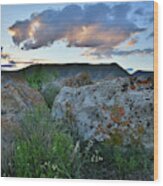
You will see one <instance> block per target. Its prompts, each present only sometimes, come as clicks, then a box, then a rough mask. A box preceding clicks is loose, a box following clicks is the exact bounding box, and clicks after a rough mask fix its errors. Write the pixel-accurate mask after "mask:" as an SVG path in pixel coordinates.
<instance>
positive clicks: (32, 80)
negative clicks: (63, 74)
mask: <svg viewBox="0 0 163 186" xmlns="http://www.w3.org/2000/svg"><path fill="white" fill-rule="evenodd" d="M24 76H25V79H26V80H27V82H28V84H29V85H30V86H31V87H32V88H35V89H38V90H41V87H42V85H43V84H44V83H47V82H49V81H52V80H53V79H55V78H56V77H57V76H58V73H57V72H53V73H51V72H48V71H46V70H44V69H42V68H40V69H38V70H36V71H33V72H31V73H28V74H27V73H25V74H24Z"/></svg>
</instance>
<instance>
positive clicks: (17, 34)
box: [9, 3, 146, 57]
mask: <svg viewBox="0 0 163 186" xmlns="http://www.w3.org/2000/svg"><path fill="white" fill-rule="evenodd" d="M130 11H131V6H130V4H129V3H121V4H116V5H114V6H112V7H110V6H108V5H107V4H104V3H99V4H93V5H86V6H84V7H81V6H79V5H74V4H73V5H68V6H66V7H65V8H63V9H62V10H53V9H48V10H45V11H43V12H41V13H37V14H36V13H35V14H32V15H31V17H30V18H29V19H28V20H24V21H17V22H16V23H15V24H13V25H12V26H11V27H9V32H10V34H11V36H12V39H13V42H14V43H15V45H17V46H20V47H21V48H22V49H24V50H30V49H38V48H40V47H48V46H51V45H52V44H53V43H54V42H56V41H63V42H65V43H66V46H67V47H80V48H86V49H87V51H86V53H85V54H86V55H88V54H89V55H94V56H98V57H111V56H112V54H113V53H114V54H115V52H114V51H115V48H116V47H117V46H119V45H120V44H121V43H123V42H124V41H126V40H128V39H129V38H130V37H132V36H133V35H135V34H140V33H141V32H143V31H145V30H146V28H140V27H138V26H137V25H136V24H135V23H133V22H132V21H131V20H129V19H128V18H127V15H128V13H129V12H130ZM134 42H135V43H136V42H137V41H135V40H131V41H130V43H129V45H132V44H134Z"/></svg>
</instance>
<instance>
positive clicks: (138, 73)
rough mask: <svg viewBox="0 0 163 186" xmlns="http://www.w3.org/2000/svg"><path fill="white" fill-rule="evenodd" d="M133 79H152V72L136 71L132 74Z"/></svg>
mask: <svg viewBox="0 0 163 186" xmlns="http://www.w3.org/2000/svg"><path fill="white" fill-rule="evenodd" d="M132 76H134V77H142V78H149V77H150V78H154V72H152V71H142V70H138V71H136V72H135V73H133V74H132Z"/></svg>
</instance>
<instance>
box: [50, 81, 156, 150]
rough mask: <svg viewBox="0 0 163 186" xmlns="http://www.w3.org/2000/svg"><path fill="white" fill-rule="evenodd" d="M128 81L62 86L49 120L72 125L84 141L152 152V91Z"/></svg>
mask: <svg viewBox="0 0 163 186" xmlns="http://www.w3.org/2000/svg"><path fill="white" fill-rule="evenodd" d="M130 81H131V80H130V78H116V79H113V80H105V81H101V82H97V83H95V84H93V85H86V86H82V87H79V88H74V87H63V88H62V89H61V91H60V93H59V94H58V95H57V96H56V98H55V101H54V104H53V107H52V117H53V119H54V120H65V121H68V122H70V123H72V124H74V125H75V126H76V127H77V129H78V131H79V134H80V136H81V138H82V139H83V140H90V139H92V140H97V141H104V140H107V142H108V143H110V144H117V145H126V146H127V145H131V144H133V143H134V144H140V145H143V146H144V147H145V148H149V149H152V148H153V90H152V89H146V87H145V88H144V89H141V90H138V89H137V87H135V88H134V89H132V88H130ZM133 83H134V82H133ZM124 85H125V89H124ZM67 124H68V123H67Z"/></svg>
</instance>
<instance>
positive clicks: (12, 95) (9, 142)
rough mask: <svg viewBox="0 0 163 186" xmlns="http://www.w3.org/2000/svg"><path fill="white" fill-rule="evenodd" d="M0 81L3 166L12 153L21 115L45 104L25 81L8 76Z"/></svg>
mask: <svg viewBox="0 0 163 186" xmlns="http://www.w3.org/2000/svg"><path fill="white" fill-rule="evenodd" d="M1 79H2V83H1V98H2V99H1V132H2V133H1V134H2V135H1V140H2V141H1V142H2V143H1V144H2V159H3V161H2V162H3V163H4V164H5V162H6V161H7V157H8V156H9V154H10V153H11V152H12V146H13V139H14V134H15V132H18V130H19V126H20V124H21V120H22V118H23V113H25V112H26V111H29V110H31V109H32V108H33V107H34V106H37V105H39V104H45V102H44V99H43V97H42V96H41V95H40V93H39V92H38V91H36V90H34V89H32V88H30V87H29V86H28V84H27V82H26V81H24V80H22V79H19V78H16V77H14V78H13V77H12V76H9V75H3V76H2V78H1ZM3 157H4V158H3ZM3 166H4V165H3Z"/></svg>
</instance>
